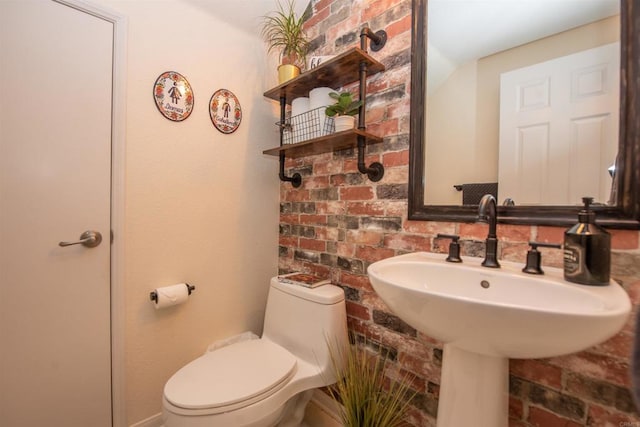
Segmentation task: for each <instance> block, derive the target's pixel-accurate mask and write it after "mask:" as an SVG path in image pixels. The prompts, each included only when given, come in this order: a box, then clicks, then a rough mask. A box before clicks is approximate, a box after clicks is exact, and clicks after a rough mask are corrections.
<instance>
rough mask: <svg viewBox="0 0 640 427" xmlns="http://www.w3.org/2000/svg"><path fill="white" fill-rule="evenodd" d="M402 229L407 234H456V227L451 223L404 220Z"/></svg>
mask: <svg viewBox="0 0 640 427" xmlns="http://www.w3.org/2000/svg"><path fill="white" fill-rule="evenodd" d="M402 229H403V230H404V231H406V232H407V233H420V234H429V235H433V236H435V235H436V234H438V233H443V234H456V225H455V224H454V223H452V222H434V221H410V220H406V221H405V222H404V224H403V225H402Z"/></svg>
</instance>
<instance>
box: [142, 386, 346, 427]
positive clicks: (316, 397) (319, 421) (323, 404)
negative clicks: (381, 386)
mask: <svg viewBox="0 0 640 427" xmlns="http://www.w3.org/2000/svg"><path fill="white" fill-rule="evenodd" d="M303 424H304V425H306V426H308V427H342V422H341V421H340V410H339V406H338V404H337V403H336V402H335V401H334V400H333V399H331V398H330V397H329V396H327V395H326V394H325V393H323V392H322V391H320V390H314V392H313V396H312V397H311V401H309V404H308V405H307V410H306V412H305V414H304V422H303ZM129 427H163V424H162V413H159V414H155V415H153V416H151V417H149V418H147V419H144V420H142V421H138V422H137V423H135V424H131V425H130V426H129Z"/></svg>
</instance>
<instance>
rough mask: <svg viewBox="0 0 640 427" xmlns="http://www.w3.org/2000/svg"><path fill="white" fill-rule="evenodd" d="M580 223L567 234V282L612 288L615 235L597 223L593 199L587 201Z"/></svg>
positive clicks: (565, 251) (580, 214)
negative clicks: (592, 207) (611, 272)
mask: <svg viewBox="0 0 640 427" xmlns="http://www.w3.org/2000/svg"><path fill="white" fill-rule="evenodd" d="M582 201H583V203H584V209H583V210H581V211H580V213H579V214H578V221H579V222H578V223H577V224H576V225H574V226H573V227H571V228H570V229H568V230H567V231H565V233H564V278H565V280H567V281H569V282H573V283H580V284H582V285H595V286H605V285H608V284H609V275H610V270H611V235H610V234H609V233H607V231H606V230H604V229H603V228H602V227H600V226H598V225H596V223H595V212H593V211H592V210H591V209H590V205H591V203H592V202H593V198H592V197H583V198H582Z"/></svg>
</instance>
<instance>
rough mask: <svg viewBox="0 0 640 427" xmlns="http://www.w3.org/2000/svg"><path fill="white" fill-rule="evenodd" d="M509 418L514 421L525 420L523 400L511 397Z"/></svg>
mask: <svg viewBox="0 0 640 427" xmlns="http://www.w3.org/2000/svg"><path fill="white" fill-rule="evenodd" d="M509 418H510V420H509V421H511V419H513V420H522V419H523V418H524V404H523V403H522V400H520V399H516V398H515V397H513V396H509ZM510 425H511V424H510Z"/></svg>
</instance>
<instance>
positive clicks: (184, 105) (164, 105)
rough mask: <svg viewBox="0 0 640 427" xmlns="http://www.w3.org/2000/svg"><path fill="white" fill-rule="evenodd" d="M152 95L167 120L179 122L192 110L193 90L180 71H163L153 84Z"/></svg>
mask: <svg viewBox="0 0 640 427" xmlns="http://www.w3.org/2000/svg"><path fill="white" fill-rule="evenodd" d="M153 97H154V99H155V100H156V106H157V107H158V110H159V111H160V112H161V113H162V115H163V116H165V117H166V118H167V119H169V120H173V121H174V122H181V121H182V120H184V119H186V118H187V117H189V115H190V114H191V111H192V110H193V90H191V85H190V84H189V82H188V81H187V79H185V78H184V76H183V75H182V74H180V73H176V72H175V71H165V72H164V73H162V74H160V76H159V77H158V78H157V79H156V83H155V84H154V85H153Z"/></svg>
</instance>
